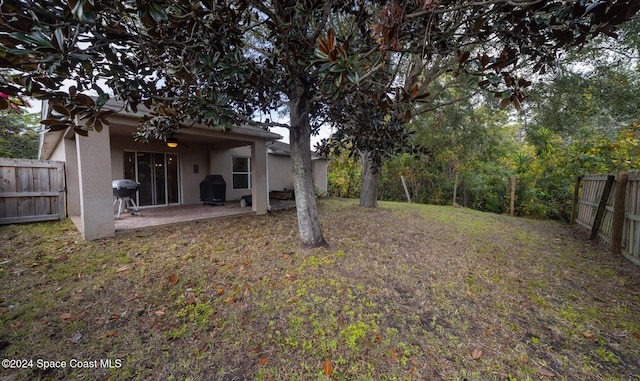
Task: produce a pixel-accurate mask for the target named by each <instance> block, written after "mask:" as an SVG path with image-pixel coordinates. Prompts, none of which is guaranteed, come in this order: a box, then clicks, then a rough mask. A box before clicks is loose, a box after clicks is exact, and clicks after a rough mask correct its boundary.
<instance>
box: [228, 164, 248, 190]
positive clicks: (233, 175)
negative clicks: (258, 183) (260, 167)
mask: <svg viewBox="0 0 640 381" xmlns="http://www.w3.org/2000/svg"><path fill="white" fill-rule="evenodd" d="M236 159H246V160H247V171H246V172H245V171H242V172H236V171H234V165H233V164H234V162H235V160H236ZM235 175H246V176H247V184H248V186H249V187H248V188H236V185H235V184H234V182H233V179H234V178H235ZM251 180H252V179H251V158H250V157H248V156H232V158H231V187H232V189H233V190H247V189H251Z"/></svg>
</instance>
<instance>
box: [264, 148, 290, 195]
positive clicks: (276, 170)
mask: <svg viewBox="0 0 640 381" xmlns="http://www.w3.org/2000/svg"><path fill="white" fill-rule="evenodd" d="M292 173H293V167H292V166H291V158H290V157H289V156H285V155H269V191H283V190H285V189H287V190H290V189H293V175H292Z"/></svg>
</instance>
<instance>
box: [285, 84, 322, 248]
mask: <svg viewBox="0 0 640 381" xmlns="http://www.w3.org/2000/svg"><path fill="white" fill-rule="evenodd" d="M289 106H290V121H289V122H290V125H291V126H290V128H289V143H290V144H291V162H292V164H293V189H294V190H295V194H296V211H297V214H298V231H299V233H300V240H301V241H302V246H304V247H309V248H312V247H320V246H328V245H327V242H326V241H325V240H324V237H323V236H322V230H321V229H320V218H319V217H318V208H317V206H316V195H315V190H314V186H313V173H312V163H311V126H310V124H309V110H310V95H309V92H308V90H307V88H306V87H305V86H304V84H298V85H297V86H295V87H294V89H293V91H292V94H290V97H289Z"/></svg>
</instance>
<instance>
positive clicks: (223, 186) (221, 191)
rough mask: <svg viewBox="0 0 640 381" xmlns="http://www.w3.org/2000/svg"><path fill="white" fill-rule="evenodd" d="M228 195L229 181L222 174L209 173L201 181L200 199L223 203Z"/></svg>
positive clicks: (205, 201)
mask: <svg viewBox="0 0 640 381" xmlns="http://www.w3.org/2000/svg"><path fill="white" fill-rule="evenodd" d="M226 195H227V183H226V182H225V181H224V178H223V177H222V175H209V176H207V177H205V178H204V180H202V182H201V183H200V201H202V202H203V203H204V204H211V205H222V204H224V202H225V201H226V197H227V196H226Z"/></svg>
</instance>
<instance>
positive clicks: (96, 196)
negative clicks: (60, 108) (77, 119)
mask: <svg viewBox="0 0 640 381" xmlns="http://www.w3.org/2000/svg"><path fill="white" fill-rule="evenodd" d="M75 139H76V153H77V155H78V161H77V162H78V185H79V190H80V192H79V193H80V226H79V227H78V228H79V229H80V231H81V232H82V236H83V237H84V238H85V239H87V240H95V239H100V238H107V237H114V236H115V233H116V228H115V223H114V221H113V191H112V189H111V142H110V139H109V126H107V125H103V128H102V131H101V132H95V131H91V132H89V136H88V137H84V136H80V135H77V134H76V136H75Z"/></svg>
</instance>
